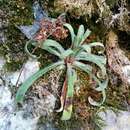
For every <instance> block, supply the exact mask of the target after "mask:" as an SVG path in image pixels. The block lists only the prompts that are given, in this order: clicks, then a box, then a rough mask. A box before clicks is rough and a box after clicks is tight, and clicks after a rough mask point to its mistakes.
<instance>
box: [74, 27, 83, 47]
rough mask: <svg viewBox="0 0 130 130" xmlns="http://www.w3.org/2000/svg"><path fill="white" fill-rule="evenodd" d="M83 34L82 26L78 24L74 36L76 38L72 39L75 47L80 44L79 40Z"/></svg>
mask: <svg viewBox="0 0 130 130" xmlns="http://www.w3.org/2000/svg"><path fill="white" fill-rule="evenodd" d="M83 35H84V26H83V25H80V26H79V29H78V33H77V36H76V38H75V40H74V46H75V47H78V46H79V45H80V42H81V41H82V37H83Z"/></svg>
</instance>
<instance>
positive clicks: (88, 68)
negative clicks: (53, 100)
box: [73, 61, 92, 74]
mask: <svg viewBox="0 0 130 130" xmlns="http://www.w3.org/2000/svg"><path fill="white" fill-rule="evenodd" d="M73 66H75V67H76V68H79V69H81V70H83V71H85V72H86V73H88V74H91V73H92V66H91V65H86V64H84V63H81V62H79V61H75V62H74V63H73Z"/></svg>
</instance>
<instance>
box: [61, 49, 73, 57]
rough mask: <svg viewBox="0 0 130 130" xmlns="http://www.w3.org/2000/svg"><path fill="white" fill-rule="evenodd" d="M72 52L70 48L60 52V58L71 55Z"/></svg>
mask: <svg viewBox="0 0 130 130" xmlns="http://www.w3.org/2000/svg"><path fill="white" fill-rule="evenodd" d="M73 53H74V52H73V50H72V49H68V50H66V51H64V52H63V54H61V59H65V58H66V57H68V56H70V55H72V54H73Z"/></svg>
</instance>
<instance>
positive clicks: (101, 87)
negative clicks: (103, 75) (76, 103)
mask: <svg viewBox="0 0 130 130" xmlns="http://www.w3.org/2000/svg"><path fill="white" fill-rule="evenodd" d="M74 66H75V67H77V68H80V69H81V70H83V71H84V72H86V73H88V74H90V75H92V78H94V80H95V81H96V82H97V83H98V86H99V87H98V88H96V89H95V90H97V91H101V92H102V94H103V100H102V101H101V102H99V103H98V102H96V101H94V100H93V99H92V98H91V97H89V98H88V100H89V103H90V104H91V105H94V106H100V105H102V104H103V103H104V101H105V99H106V94H105V88H106V87H107V84H108V80H106V81H105V82H103V83H101V82H100V81H99V80H98V79H97V78H96V77H95V76H94V75H93V74H92V67H91V66H88V65H85V64H84V63H81V62H78V61H75V62H74Z"/></svg>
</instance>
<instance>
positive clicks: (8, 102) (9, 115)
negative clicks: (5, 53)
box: [0, 58, 55, 130]
mask: <svg viewBox="0 0 130 130" xmlns="http://www.w3.org/2000/svg"><path fill="white" fill-rule="evenodd" d="M0 63H1V65H0V70H2V69H3V68H2V67H3V65H4V59H3V58H0ZM37 70H39V66H38V62H37V61H32V60H29V61H27V63H25V66H24V67H23V72H22V74H21V79H20V83H22V82H24V80H25V79H27V78H28V77H29V76H31V75H32V74H33V73H34V72H36V71H37ZM11 74H12V75H11ZM11 74H10V73H9V74H8V73H7V74H5V75H2V74H0V130H38V129H40V128H47V127H48V128H49V129H53V128H52V127H53V126H51V124H48V125H47V124H45V125H43V126H42V127H41V126H38V121H39V117H40V115H36V116H35V117H34V116H32V114H31V112H32V111H31V112H30V111H28V108H31V107H32V106H31V105H34V104H23V107H22V108H20V109H18V108H17V105H16V103H15V100H14V95H12V93H11V87H12V85H14V84H15V83H16V80H15V79H17V76H18V75H16V74H18V72H12V73H11ZM6 76H7V77H6ZM10 76H11V78H9V77H10ZM12 79H13V80H12ZM10 81H11V82H10ZM53 99H54V100H53ZM43 102H44V103H42V106H41V107H43V108H44V106H43V105H46V107H47V106H48V108H46V109H47V110H48V111H50V110H52V108H54V106H55V97H54V96H53V95H52V94H50V95H48V96H46V98H45V99H44V100H43ZM47 104H48V105H47ZM38 105H39V107H40V104H38ZM39 107H37V108H39ZM42 111H43V112H44V111H45V112H46V110H44V109H42ZM29 112H30V113H29ZM45 112H44V113H45ZM50 112H51V113H52V111H50Z"/></svg>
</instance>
